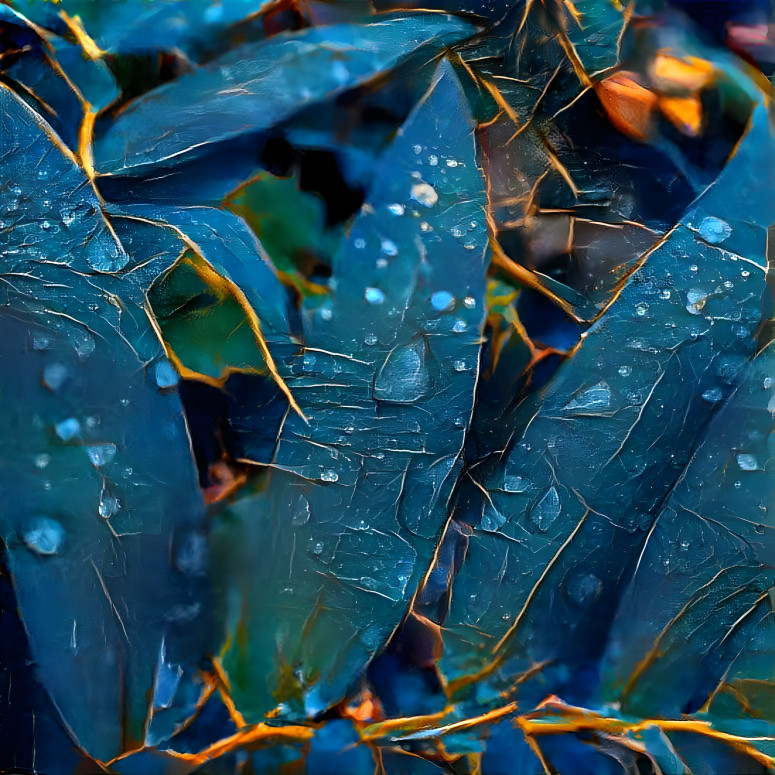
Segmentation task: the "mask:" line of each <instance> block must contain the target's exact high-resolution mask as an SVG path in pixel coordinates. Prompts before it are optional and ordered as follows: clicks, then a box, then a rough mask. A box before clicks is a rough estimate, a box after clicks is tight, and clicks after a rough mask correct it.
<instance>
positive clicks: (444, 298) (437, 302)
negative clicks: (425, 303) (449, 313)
mask: <svg viewBox="0 0 775 775" xmlns="http://www.w3.org/2000/svg"><path fill="white" fill-rule="evenodd" d="M454 301H455V297H454V296H453V295H452V294H451V293H450V292H449V291H436V293H434V294H433V296H431V307H433V309H435V310H436V311H437V312H443V311H444V310H445V309H447V308H449V307H450V306H452V303H453V302H454Z"/></svg>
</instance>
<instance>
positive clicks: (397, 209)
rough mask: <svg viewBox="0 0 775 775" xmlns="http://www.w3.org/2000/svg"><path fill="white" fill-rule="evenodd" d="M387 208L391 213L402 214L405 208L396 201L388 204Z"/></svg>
mask: <svg viewBox="0 0 775 775" xmlns="http://www.w3.org/2000/svg"><path fill="white" fill-rule="evenodd" d="M387 209H388V212H389V213H392V214H393V215H403V214H404V211H405V210H406V208H405V207H404V206H403V205H402V204H399V203H397V202H396V203H394V204H391V205H388V207H387Z"/></svg>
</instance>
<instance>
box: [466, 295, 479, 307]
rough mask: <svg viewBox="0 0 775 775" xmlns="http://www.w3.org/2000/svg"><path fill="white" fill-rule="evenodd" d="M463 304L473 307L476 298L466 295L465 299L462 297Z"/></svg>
mask: <svg viewBox="0 0 775 775" xmlns="http://www.w3.org/2000/svg"><path fill="white" fill-rule="evenodd" d="M463 305H464V306H465V307H467V308H468V309H473V308H474V307H476V299H475V298H474V297H473V296H466V297H465V299H463Z"/></svg>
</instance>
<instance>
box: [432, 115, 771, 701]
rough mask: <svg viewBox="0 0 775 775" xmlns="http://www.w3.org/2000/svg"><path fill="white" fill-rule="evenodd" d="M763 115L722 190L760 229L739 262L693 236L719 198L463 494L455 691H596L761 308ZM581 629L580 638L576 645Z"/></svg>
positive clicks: (520, 418) (578, 696)
mask: <svg viewBox="0 0 775 775" xmlns="http://www.w3.org/2000/svg"><path fill="white" fill-rule="evenodd" d="M754 118H755V120H754V123H753V125H752V128H751V130H750V131H749V133H748V134H747V135H746V137H745V138H744V139H743V142H742V143H741V146H740V147H739V149H738V152H737V154H736V155H735V157H733V158H732V160H731V161H730V162H729V164H728V166H727V167H726V168H725V170H724V172H723V174H722V175H721V177H720V179H719V181H718V184H717V185H718V190H720V189H721V188H724V187H726V191H728V192H729V191H731V192H738V191H739V192H740V198H739V199H738V198H737V197H736V196H731V197H730V196H729V195H727V197H726V202H727V203H726V207H725V214H726V215H727V216H728V217H729V218H735V217H740V218H741V219H742V218H748V219H749V220H750V222H751V223H752V225H753V226H755V227H756V226H758V227H760V228H759V229H758V231H754V232H753V233H754V234H756V238H755V239H754V240H753V241H752V242H751V243H749V249H748V250H747V252H746V254H745V255H738V254H736V253H733V252H730V251H726V250H723V249H719V248H718V247H716V246H713V245H709V244H707V243H706V242H705V241H704V240H703V239H702V238H701V237H700V236H699V234H697V233H696V231H695V230H694V229H693V228H692V227H691V223H693V222H694V220H696V219H697V218H698V217H709V216H711V215H715V214H716V213H717V212H719V211H718V210H717V207H718V204H717V199H716V194H715V190H716V189H715V188H714V189H711V191H709V193H708V195H707V199H706V198H705V197H703V198H701V199H700V200H698V202H697V203H696V204H695V205H694V206H693V208H692V210H691V211H690V213H689V214H687V216H686V219H685V221H684V222H682V223H681V224H679V225H678V226H677V227H676V228H675V229H674V230H673V231H672V232H671V233H670V234H669V235H668V237H667V238H666V239H665V240H664V241H663V242H662V244H661V245H659V246H658V248H657V249H656V250H654V251H653V252H652V253H651V254H650V255H647V256H646V260H645V262H644V263H643V265H642V267H641V268H640V270H639V271H638V272H637V273H636V274H635V275H633V277H632V278H631V279H630V281H629V283H628V284H627V285H626V286H625V288H624V289H623V290H622V292H621V294H620V295H619V296H618V298H617V299H616V301H615V302H614V303H613V304H612V305H611V306H610V308H609V309H608V311H607V312H606V314H605V315H604V316H602V317H601V318H600V319H599V320H598V321H597V323H595V324H594V325H593V326H592V328H591V329H590V330H589V332H588V333H587V334H586V336H585V337H584V338H583V340H582V343H581V344H580V346H579V348H578V349H577V351H576V352H575V354H574V357H573V359H572V360H571V361H569V362H567V363H566V364H564V365H563V366H562V367H560V369H559V370H558V372H557V374H556V375H555V377H554V378H553V380H552V381H551V382H550V383H549V385H548V386H547V388H546V389H545V390H544V391H542V392H541V393H538V394H536V395H535V396H534V397H533V398H532V399H531V400H528V401H526V402H525V403H523V404H522V405H521V406H520V407H519V409H518V410H517V412H516V413H515V415H514V416H513V420H512V421H513V428H514V436H513V440H512V442H511V444H510V446H509V448H508V449H507V451H506V452H505V453H503V454H500V455H498V456H497V458H495V459H494V460H492V461H491V462H490V464H489V465H487V464H482V465H481V466H478V467H477V469H476V470H475V471H474V472H473V476H474V477H475V479H476V481H477V483H478V484H479V486H480V488H482V489H484V490H486V492H487V497H484V498H483V497H482V495H481V489H480V488H471V493H470V495H469V494H464V495H463V496H461V497H462V498H463V500H462V504H461V506H460V507H459V509H464V510H463V511H462V514H465V516H461V517H460V518H461V519H462V520H463V521H464V522H466V523H468V524H474V525H475V526H476V527H475V530H474V533H473V535H472V536H471V538H470V542H469V548H468V554H467V557H466V561H465V563H464V564H463V567H462V569H461V571H460V572H459V573H458V575H457V577H456V578H455V580H454V582H453V585H452V601H451V610H450V614H449V617H448V618H447V620H446V621H445V623H444V626H445V651H444V655H443V657H442V660H441V663H440V664H441V667H442V669H443V671H444V673H445V674H446V675H447V677H448V679H453V680H455V681H456V682H457V685H461V684H465V683H466V682H467V681H468V680H470V679H469V676H473V675H475V674H476V671H478V670H482V669H484V670H485V671H489V672H491V673H492V676H491V678H490V679H489V680H490V681H491V682H492V687H493V689H494V690H496V691H499V690H503V691H506V690H507V687H508V686H509V685H512V684H513V681H514V677H515V675H518V674H519V672H521V671H522V670H527V669H528V668H530V667H531V665H535V664H537V663H544V662H545V663H547V664H546V666H545V668H544V669H543V670H542V672H541V674H540V677H538V678H536V679H535V681H536V682H537V683H536V684H535V691H537V692H539V694H545V693H546V692H556V693H560V692H563V693H564V694H563V696H564V697H567V698H568V700H569V701H574V702H575V701H579V702H581V701H584V700H585V699H587V698H588V696H589V692H592V691H593V689H594V687H595V685H596V680H597V679H596V678H595V676H596V674H597V667H596V663H597V660H598V659H599V657H600V650H601V644H602V642H603V637H604V633H605V632H606V630H607V628H608V626H609V624H610V621H611V618H612V613H613V608H614V606H615V603H616V599H617V595H618V589H619V585H620V584H621V583H622V582H623V580H624V579H625V578H626V574H627V573H628V569H629V568H630V567H631V563H634V562H635V560H636V559H637V555H638V552H639V550H640V547H641V545H642V542H643V540H644V537H645V535H646V533H647V532H648V530H649V528H650V526H651V523H652V520H653V518H654V516H653V514H654V509H655V508H656V507H657V506H658V505H659V504H660V502H661V500H662V499H663V498H664V497H666V496H667V494H668V493H669V491H670V489H671V488H672V487H673V486H674V484H675V482H676V481H677V479H678V477H679V476H680V474H681V471H682V469H683V466H684V465H685V464H686V463H687V462H688V460H689V458H690V455H691V449H692V447H693V445H694V444H695V442H696V440H697V439H698V438H699V436H700V434H701V432H702V430H703V427H704V425H705V423H706V422H707V421H708V419H709V417H710V416H711V415H712V413H713V411H714V405H715V401H714V398H715V396H716V392H714V391H720V393H721V395H722V396H726V395H729V393H730V392H731V391H732V390H733V389H734V387H735V385H736V384H737V382H738V380H739V379H740V375H741V373H742V370H743V368H744V366H745V363H746V360H747V358H748V357H749V356H750V354H752V352H753V350H754V346H755V340H754V334H755V333H756V331H757V329H758V327H759V325H760V323H761V320H762V316H763V313H764V310H765V308H766V307H765V306H764V305H765V299H766V297H767V296H768V294H767V292H766V283H765V267H766V260H765V251H766V233H765V229H766V227H767V226H769V224H770V223H771V222H772V221H773V220H775V212H773V208H772V200H771V199H767V200H765V201H764V202H762V201H758V202H757V203H756V205H754V204H753V203H749V202H747V201H746V194H745V193H744V192H745V191H746V189H747V188H748V187H749V186H756V184H755V183H754V182H753V180H752V179H751V171H752V166H751V160H752V158H754V156H755V157H756V158H759V159H761V158H762V156H763V155H766V158H772V154H773V143H772V137H771V135H770V133H769V132H770V130H769V124H768V117H767V114H766V110H765V109H764V108H763V107H761V108H759V109H758V110H757V112H756V113H755V117H754ZM763 168H764V169H769V167H768V166H767V165H764V167H763ZM753 196H755V193H754V195H753ZM730 200H731V201H730ZM743 213H745V215H743ZM738 214H739V216H738ZM646 277H652V278H657V279H663V280H666V281H668V284H669V287H668V288H664V287H661V284H660V283H657V282H655V283H647V282H645V281H644V278H646ZM458 513H461V512H460V511H459V512H458ZM603 547H605V548H604V549H603ZM582 631H583V632H585V633H586V636H585V640H584V642H583V643H582V642H580V641H579V640H578V639H575V638H574V637H573V635H572V633H574V632H582ZM574 671H579V672H580V673H581V674H582V675H583V674H586V675H587V676H588V678H587V680H588V681H589V683H586V682H585V681H582V680H579V678H578V675H579V672H575V677H574V678H571V676H573V675H574ZM526 691H530V688H529V686H526V685H523V686H522V687H521V688H520V692H523V693H524V692H526ZM477 692H478V693H481V695H482V696H487V692H485V690H484V689H483V688H482V687H481V686H479V687H477ZM528 696H529V695H528Z"/></svg>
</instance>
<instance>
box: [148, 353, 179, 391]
mask: <svg viewBox="0 0 775 775" xmlns="http://www.w3.org/2000/svg"><path fill="white" fill-rule="evenodd" d="M154 378H155V379H156V384H157V386H158V387H159V388H161V389H162V390H166V389H168V388H172V387H175V385H177V384H178V373H177V372H176V371H175V369H174V367H173V365H172V364H171V363H170V362H169V361H167V360H164V361H159V362H158V363H157V364H156V366H155V368H154Z"/></svg>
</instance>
